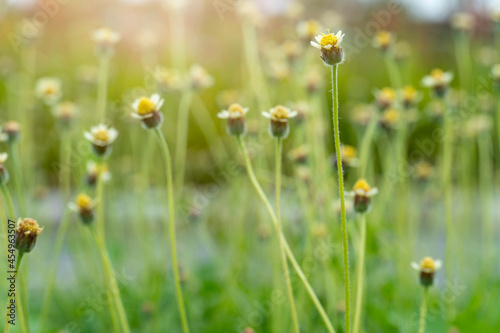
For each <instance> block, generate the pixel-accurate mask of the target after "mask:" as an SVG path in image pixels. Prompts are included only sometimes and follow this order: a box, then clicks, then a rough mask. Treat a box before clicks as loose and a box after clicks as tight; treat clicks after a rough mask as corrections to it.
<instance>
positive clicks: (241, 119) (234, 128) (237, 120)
mask: <svg viewBox="0 0 500 333" xmlns="http://www.w3.org/2000/svg"><path fill="white" fill-rule="evenodd" d="M247 112H248V108H244V107H242V106H241V105H239V104H237V103H234V104H231V105H230V106H229V108H228V109H227V110H222V111H221V112H219V113H218V114H217V117H219V118H220V119H227V132H228V134H229V135H234V136H238V135H242V134H245V133H246V122H245V115H246V114H247Z"/></svg>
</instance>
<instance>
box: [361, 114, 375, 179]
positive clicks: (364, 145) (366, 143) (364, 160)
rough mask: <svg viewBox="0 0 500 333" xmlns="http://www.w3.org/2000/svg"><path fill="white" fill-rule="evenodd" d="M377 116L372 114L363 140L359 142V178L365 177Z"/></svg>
mask: <svg viewBox="0 0 500 333" xmlns="http://www.w3.org/2000/svg"><path fill="white" fill-rule="evenodd" d="M377 125H378V116H377V115H376V114H374V115H373V116H372V117H371V119H370V122H369V123H368V126H367V128H366V131H365V132H364V135H363V139H362V140H361V148H360V150H359V178H363V177H366V168H367V166H368V157H369V155H370V144H371V143H372V139H373V136H374V135H375V132H376V130H377V127H378V126H377Z"/></svg>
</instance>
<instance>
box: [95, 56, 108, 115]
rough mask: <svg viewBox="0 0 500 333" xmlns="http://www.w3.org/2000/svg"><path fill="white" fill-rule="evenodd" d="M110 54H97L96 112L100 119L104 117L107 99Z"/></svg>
mask: <svg viewBox="0 0 500 333" xmlns="http://www.w3.org/2000/svg"><path fill="white" fill-rule="evenodd" d="M110 60H111V57H110V55H108V54H102V55H100V56H99V73H98V78H97V114H98V115H99V118H100V119H101V121H104V120H105V119H106V103H107V101H108V74H109V62H110Z"/></svg>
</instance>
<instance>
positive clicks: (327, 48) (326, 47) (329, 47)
mask: <svg viewBox="0 0 500 333" xmlns="http://www.w3.org/2000/svg"><path fill="white" fill-rule="evenodd" d="M332 47H333V45H331V44H328V45H325V46H323V48H324V49H326V50H331V48H332Z"/></svg>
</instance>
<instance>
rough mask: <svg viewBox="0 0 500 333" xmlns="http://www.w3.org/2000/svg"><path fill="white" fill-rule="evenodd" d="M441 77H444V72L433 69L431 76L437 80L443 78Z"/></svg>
mask: <svg viewBox="0 0 500 333" xmlns="http://www.w3.org/2000/svg"><path fill="white" fill-rule="evenodd" d="M443 75H444V72H443V71H442V70H441V69H439V68H436V69H433V70H432V72H431V76H432V77H433V78H435V79H437V80H439V79H441V78H442V77H443Z"/></svg>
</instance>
